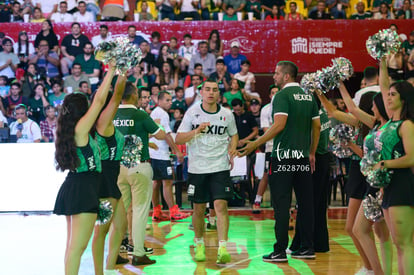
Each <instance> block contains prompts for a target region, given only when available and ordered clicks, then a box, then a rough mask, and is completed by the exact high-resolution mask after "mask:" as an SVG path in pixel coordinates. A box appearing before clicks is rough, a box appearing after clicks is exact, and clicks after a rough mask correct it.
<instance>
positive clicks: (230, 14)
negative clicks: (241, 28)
mask: <svg viewBox="0 0 414 275" xmlns="http://www.w3.org/2000/svg"><path fill="white" fill-rule="evenodd" d="M223 9H224V8H223ZM237 20H238V19H237V14H236V10H235V9H234V8H233V6H232V5H227V6H226V9H225V13H224V15H223V21H237Z"/></svg>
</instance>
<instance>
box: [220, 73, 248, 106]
mask: <svg viewBox="0 0 414 275" xmlns="http://www.w3.org/2000/svg"><path fill="white" fill-rule="evenodd" d="M242 85H243V83H242V82H241V81H240V80H237V79H232V80H231V84H230V91H228V92H225V93H224V94H223V99H222V102H223V103H228V104H229V105H230V106H231V107H232V106H233V105H232V102H233V100H234V99H236V98H238V99H240V100H241V102H242V103H243V104H244V103H245V102H246V101H250V99H251V98H250V96H249V95H248V94H247V93H246V91H245V90H244V89H243V87H242Z"/></svg>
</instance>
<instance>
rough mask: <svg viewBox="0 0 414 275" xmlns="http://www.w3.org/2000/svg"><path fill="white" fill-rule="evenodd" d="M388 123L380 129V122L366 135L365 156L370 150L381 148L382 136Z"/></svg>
mask: <svg viewBox="0 0 414 275" xmlns="http://www.w3.org/2000/svg"><path fill="white" fill-rule="evenodd" d="M385 126H386V124H384V125H383V126H382V127H381V128H379V129H378V127H379V124H377V125H376V126H375V127H374V128H373V129H372V130H371V131H370V132H369V133H368V135H367V136H366V137H365V141H364V156H366V155H367V154H368V152H369V151H372V150H381V143H380V138H381V134H382V132H383V130H384V128H385Z"/></svg>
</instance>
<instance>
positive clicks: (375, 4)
mask: <svg viewBox="0 0 414 275" xmlns="http://www.w3.org/2000/svg"><path fill="white" fill-rule="evenodd" d="M392 1H393V0H373V1H371V3H370V4H371V5H370V7H371V11H372V12H373V13H374V14H375V13H377V12H379V11H380V9H381V4H382V3H386V4H387V6H388V9H389V10H390V7H391V4H392Z"/></svg>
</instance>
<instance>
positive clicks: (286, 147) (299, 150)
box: [272, 83, 319, 161]
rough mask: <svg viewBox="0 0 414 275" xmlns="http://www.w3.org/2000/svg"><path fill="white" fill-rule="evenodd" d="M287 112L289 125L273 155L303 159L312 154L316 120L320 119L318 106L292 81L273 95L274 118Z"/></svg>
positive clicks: (276, 140)
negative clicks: (313, 125) (313, 124)
mask: <svg viewBox="0 0 414 275" xmlns="http://www.w3.org/2000/svg"><path fill="white" fill-rule="evenodd" d="M275 115H287V120H286V126H285V128H284V129H283V130H282V132H280V133H279V134H278V135H277V136H276V137H275V138H274V139H273V151H272V157H274V158H276V159H278V160H279V161H280V160H283V159H301V158H306V157H309V148H310V143H311V131H312V120H313V119H319V112H318V105H317V104H316V101H315V99H314V98H313V96H312V95H308V94H305V92H304V91H303V90H302V88H300V86H299V84H298V83H288V84H287V85H286V86H285V87H284V88H283V89H282V90H281V91H280V92H278V93H276V95H275V96H274V98H273V117H274V116H275Z"/></svg>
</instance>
